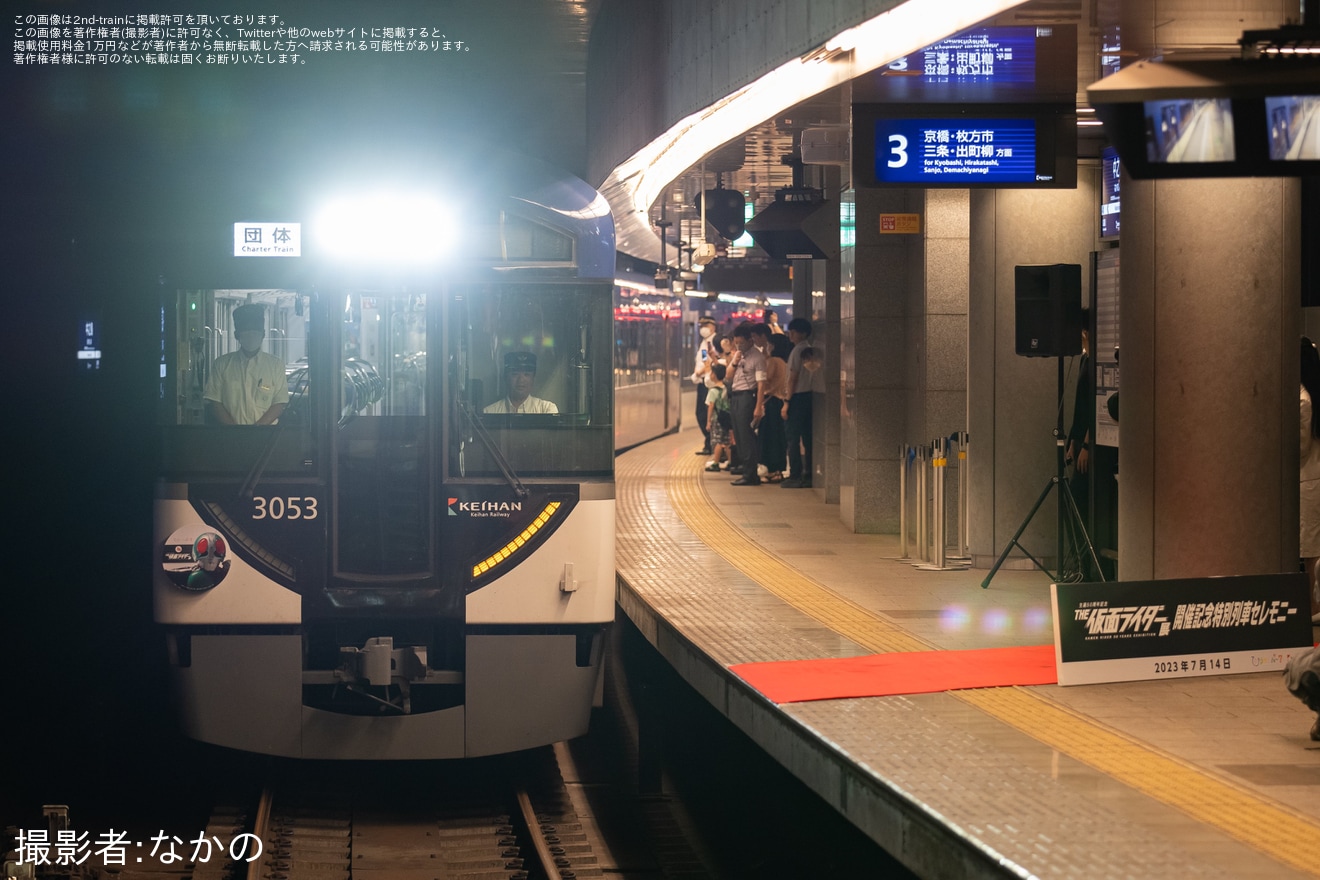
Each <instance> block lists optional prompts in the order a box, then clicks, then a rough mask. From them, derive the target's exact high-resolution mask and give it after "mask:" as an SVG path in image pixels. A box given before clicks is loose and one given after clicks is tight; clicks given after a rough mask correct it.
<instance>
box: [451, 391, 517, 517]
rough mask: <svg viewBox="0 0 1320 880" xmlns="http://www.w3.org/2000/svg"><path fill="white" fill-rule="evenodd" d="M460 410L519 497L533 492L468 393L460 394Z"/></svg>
mask: <svg viewBox="0 0 1320 880" xmlns="http://www.w3.org/2000/svg"><path fill="white" fill-rule="evenodd" d="M458 411H459V412H461V413H462V414H463V417H464V418H466V419H467V423H468V425H469V426H471V428H472V433H473V435H475V436H476V438H477V439H478V440H480V441H481V445H482V446H484V447H486V451H487V452H489V453H490V457H491V458H493V459H494V460H495V464H496V465H497V466H498V467H499V469H500V473H501V474H503V475H504V480H505V482H507V483H508V484H509V488H511V489H513V493H514V494H515V495H517V496H518V497H519V498H526V497H527V496H528V495H529V494H531V493H530V492H528V490H527V487H526V486H524V485H523V484H522V481H521V480H519V479H518V475H517V474H515V473H514V472H513V466H512V465H510V464H509V460H508V459H507V458H505V457H504V453H503V452H501V451H500V448H499V446H497V445H496V444H495V440H494V438H492V437H491V436H490V433H489V432H488V431H487V430H486V426H485V425H483V424H482V423H481V420H480V419H478V418H477V415H476V413H475V412H473V411H472V404H471V403H469V402H468V399H467V397H466V395H459V397H458ZM460 442H461V441H460Z"/></svg>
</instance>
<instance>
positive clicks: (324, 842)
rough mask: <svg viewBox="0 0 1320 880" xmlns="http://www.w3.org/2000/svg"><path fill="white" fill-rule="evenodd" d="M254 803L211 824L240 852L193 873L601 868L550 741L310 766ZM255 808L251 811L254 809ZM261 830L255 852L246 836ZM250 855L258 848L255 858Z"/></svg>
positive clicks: (503, 872) (509, 873) (504, 873)
mask: <svg viewBox="0 0 1320 880" xmlns="http://www.w3.org/2000/svg"><path fill="white" fill-rule="evenodd" d="M298 770H299V772H297V775H296V777H295V778H281V779H278V780H276V781H274V782H272V783H270V784H269V785H268V786H267V787H266V788H265V789H264V790H263V791H262V793H261V795H260V799H259V801H258V803H257V805H256V807H255V809H252V808H248V809H247V810H242V809H238V808H235V807H232V806H230V807H221V808H217V809H216V810H215V812H214V813H213V815H212V818H211V821H210V822H209V823H208V825H207V829H206V834H207V835H208V836H211V835H214V836H215V837H216V838H217V839H218V840H220V841H221V842H222V843H223V844H224V849H225V851H226V852H229V853H231V854H233V853H240V854H241V855H240V857H239V858H233V859H228V860H217V861H215V862H213V863H208V864H205V865H200V864H199V865H197V866H196V868H195V870H194V872H193V874H192V877H193V878H194V880H386V878H388V880H448V878H464V880H485V878H490V880H495V878H499V880H575V878H587V877H599V876H603V873H602V871H601V870H600V869H599V868H598V867H596V865H595V856H594V854H593V853H592V847H591V843H590V842H589V841H588V839H587V835H586V833H585V831H584V830H583V828H582V827H581V824H580V823H579V822H578V821H577V817H576V816H575V815H574V813H573V808H572V805H571V802H570V799H569V797H568V795H567V793H566V792H565V790H564V787H563V783H562V781H561V780H560V778H559V773H558V767H557V765H556V763H555V756H554V751H553V750H552V749H549V748H547V749H539V750H536V751H534V752H531V753H528V754H527V755H523V756H516V757H515V758H512V759H502V760H500V761H492V762H490V763H487V764H482V765H481V768H480V769H477V770H475V772H474V768H473V766H472V765H470V764H469V765H464V766H451V765H448V764H440V765H439V766H435V765H430V764H428V765H422V766H418V767H415V768H413V767H407V768H405V767H395V766H390V767H388V768H385V769H382V768H381V767H380V766H376V767H374V768H372V769H371V770H366V769H364V768H349V769H348V770H347V771H346V773H345V775H336V776H330V775H329V774H327V775H325V776H322V777H320V778H312V777H310V776H309V774H307V773H306V772H302V771H303V768H298ZM247 817H250V820H249V819H248V818H247ZM241 835H242V836H246V840H247V842H248V843H250V844H254V843H255V842H256V841H260V852H259V854H256V853H251V850H250V849H245V848H243V847H240V846H238V845H237V844H236V843H235V840H236V839H237V838H239V837H240V836H241ZM249 859H250V860H249Z"/></svg>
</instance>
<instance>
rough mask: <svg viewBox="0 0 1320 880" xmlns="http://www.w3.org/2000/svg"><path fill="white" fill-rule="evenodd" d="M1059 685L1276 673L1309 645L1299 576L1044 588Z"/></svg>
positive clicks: (1304, 593) (1306, 598)
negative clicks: (1049, 608) (1051, 618)
mask: <svg viewBox="0 0 1320 880" xmlns="http://www.w3.org/2000/svg"><path fill="white" fill-rule="evenodd" d="M1050 599H1051V603H1052V604H1053V610H1054V654H1055V665H1056V666H1057V669H1058V676H1059V684H1061V685H1074V684H1099V683H1101V682H1112V681H1141V680H1145V679H1158V678H1190V677H1192V676H1199V675H1226V674H1233V673H1238V672H1270V671H1273V672H1281V671H1282V670H1283V668H1284V666H1286V665H1287V662H1288V659H1289V658H1290V657H1291V656H1293V655H1294V654H1297V653H1299V652H1301V651H1304V650H1307V649H1309V648H1310V647H1311V646H1312V638H1311V614H1310V608H1311V605H1310V597H1309V596H1308V595H1307V586H1306V576H1305V575H1304V574H1301V573H1293V574H1275V575H1244V576H1240V577H1219V578H1189V579H1185V580H1163V581H1126V582H1122V583H1098V584H1091V583H1087V584H1052V585H1051V586H1050Z"/></svg>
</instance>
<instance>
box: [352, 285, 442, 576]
mask: <svg viewBox="0 0 1320 880" xmlns="http://www.w3.org/2000/svg"><path fill="white" fill-rule="evenodd" d="M341 300H342V302H343V316H342V323H341V327H340V334H339V335H340V340H339V346H338V348H339V377H340V378H339V383H338V401H337V409H336V412H337V416H338V424H337V425H336V427H335V430H334V439H333V441H332V445H331V455H332V456H333V468H334V475H335V476H334V497H335V509H334V513H333V523H334V543H333V548H334V569H335V574H336V575H338V576H341V577H345V578H350V579H351V578H354V577H359V576H365V577H390V578H394V579H398V580H405V581H406V580H419V581H420V580H422V579H424V578H425V577H426V576H427V573H428V572H429V571H430V570H431V566H432V561H433V547H432V537H433V536H432V530H431V528H430V522H431V518H432V516H433V502H434V499H433V497H432V495H433V493H432V491H431V477H430V474H431V471H432V465H431V461H432V453H431V439H430V438H431V436H432V432H431V425H430V419H429V418H428V411H427V405H426V394H427V381H426V375H427V370H426V359H427V349H428V345H427V324H428V322H427V296H426V294H424V293H408V292H406V291H402V290H352V291H348V292H346V293H344V294H343V295H342V296H341Z"/></svg>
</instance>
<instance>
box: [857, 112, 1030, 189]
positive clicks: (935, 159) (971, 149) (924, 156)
mask: <svg viewBox="0 0 1320 880" xmlns="http://www.w3.org/2000/svg"><path fill="white" fill-rule="evenodd" d="M875 179H876V182H877V183H882V184H884V183H917V184H930V185H939V184H963V183H968V184H991V185H993V184H1014V183H1018V184H1020V183H1033V182H1043V181H1048V180H1050V179H1052V178H1051V177H1050V176H1046V177H1041V176H1039V175H1038V174H1037V171H1036V122H1035V120H1033V119H911V118H906V119H879V120H877V121H876V123H875Z"/></svg>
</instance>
